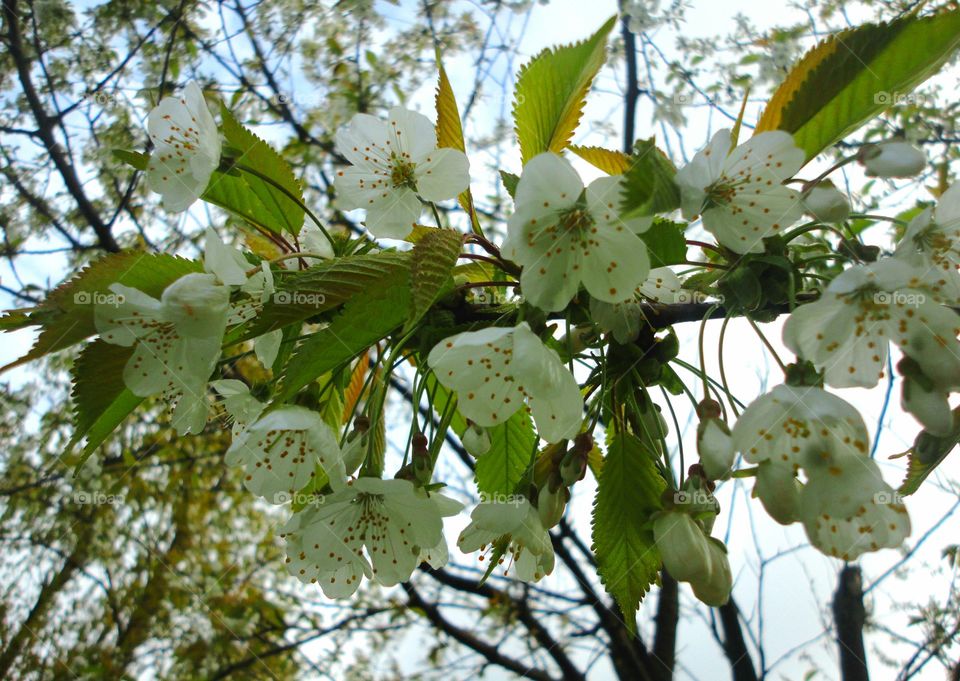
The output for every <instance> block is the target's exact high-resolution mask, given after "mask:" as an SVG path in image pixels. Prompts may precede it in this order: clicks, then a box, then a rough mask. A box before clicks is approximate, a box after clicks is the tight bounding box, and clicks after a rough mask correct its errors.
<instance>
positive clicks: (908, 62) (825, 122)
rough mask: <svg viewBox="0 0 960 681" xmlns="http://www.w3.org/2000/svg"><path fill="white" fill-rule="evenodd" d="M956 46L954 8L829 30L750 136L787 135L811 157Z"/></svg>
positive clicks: (958, 16)
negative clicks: (778, 132) (781, 132)
mask: <svg viewBox="0 0 960 681" xmlns="http://www.w3.org/2000/svg"><path fill="white" fill-rule="evenodd" d="M958 45H960V11H957V10H941V11H940V12H937V13H935V14H932V15H928V16H924V17H917V16H916V14H909V15H907V16H904V17H902V18H900V19H897V20H895V21H892V22H890V23H883V24H864V25H863V26H858V27H856V28H852V29H849V30H846V31H842V32H840V33H838V34H836V35H833V36H831V37H829V38H827V39H826V40H824V41H823V42H821V43H820V44H819V45H817V46H816V47H815V48H813V49H812V50H810V51H809V52H807V54H806V55H805V56H804V57H803V59H801V60H800V62H799V63H798V64H797V65H796V66H795V67H794V69H793V70H792V71H791V72H790V74H789V75H788V76H787V78H786V80H785V81H784V82H783V84H782V85H781V86H780V87H779V88H778V89H777V91H776V92H775V93H774V95H773V97H771V99H770V102H769V104H768V105H767V108H766V110H764V112H763V115H762V116H761V117H760V121H759V122H758V124H757V127H756V130H755V133H754V134H757V133H760V132H764V131H767V130H785V131H786V132H789V133H792V134H793V137H794V140H795V142H796V144H797V146H798V147H800V148H801V149H803V150H804V151H805V152H806V157H807V159H808V160H809V159H811V158H813V157H814V156H816V155H817V154H818V153H820V152H821V151H822V150H823V149H825V148H827V147H828V146H830V145H831V144H833V143H834V142H836V141H837V140H840V139H842V138H843V137H845V136H846V135H848V134H850V133H851V132H853V131H854V130H856V129H857V128H858V127H860V125H862V124H863V123H864V122H866V121H867V120H869V119H871V118H873V117H874V116H875V115H877V114H878V113H880V112H881V111H883V110H885V109H887V108H888V107H890V106H891V105H892V104H894V103H895V101H896V99H897V98H900V97H903V96H906V95H907V94H909V93H910V92H911V91H912V90H913V89H914V88H915V87H916V86H917V85H919V84H920V83H922V82H923V81H925V80H926V79H927V78H929V77H930V76H931V75H933V74H934V73H936V72H937V71H938V70H939V69H940V67H941V66H942V65H943V64H944V63H945V62H946V61H947V59H949V58H950V56H951V55H952V54H953V52H954V50H955V49H956V48H957V46H958Z"/></svg>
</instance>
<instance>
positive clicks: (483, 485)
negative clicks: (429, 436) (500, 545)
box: [426, 373, 538, 496]
mask: <svg viewBox="0 0 960 681" xmlns="http://www.w3.org/2000/svg"><path fill="white" fill-rule="evenodd" d="M426 381H427V384H426V394H427V395H429V396H430V401H431V404H432V406H433V409H434V411H435V412H436V414H437V417H438V418H440V417H442V416H443V413H444V410H445V409H446V407H447V404H448V403H449V402H450V400H454V401H456V398H455V396H454V395H453V394H452V393H451V392H450V391H449V390H447V389H446V388H445V387H443V386H442V385H440V383H439V382H437V379H436V377H435V376H434V375H433V374H432V373H431V374H430V375H428V376H427V379H426ZM450 428H452V429H453V432H454V433H456V434H457V437H463V433H464V431H465V430H466V429H467V420H466V419H465V418H464V417H463V415H462V414H461V413H460V412H459V411H456V412H454V414H453V418H452V419H451V420H450ZM487 432H488V433H489V434H490V449H489V450H488V451H487V452H486V454H484V455H483V456H480V457H479V458H477V463H476V466H475V470H474V473H475V475H476V480H477V489H478V490H479V491H480V493H481V494H484V495H489V496H493V495H495V494H514V493H516V492H517V486H518V485H519V484H520V481H521V480H523V476H524V473H526V471H527V468H528V466H529V465H530V462H531V461H532V460H533V455H534V449H535V448H536V446H537V443H538V439H537V435H536V432H535V431H534V429H533V422H532V421H531V420H530V415H529V414H527V412H526V410H524V409H521V410H520V411H518V412H517V413H515V414H514V415H513V416H511V417H510V418H509V419H507V420H506V421H504V422H503V423H501V424H500V425H498V426H494V427H493V428H488V429H487ZM443 435H444V434H443V433H438V434H437V435H436V437H441V438H442V437H443Z"/></svg>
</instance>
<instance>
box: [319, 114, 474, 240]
mask: <svg viewBox="0 0 960 681" xmlns="http://www.w3.org/2000/svg"><path fill="white" fill-rule="evenodd" d="M336 148H337V151H338V152H339V153H340V154H342V155H343V156H344V157H346V159H347V160H348V161H350V163H351V164H352V165H351V166H350V167H349V168H346V169H345V170H341V171H339V172H338V173H337V178H336V181H335V189H336V192H337V201H338V203H339V205H340V207H341V208H344V209H354V208H363V209H366V211H367V217H366V225H367V229H369V230H370V231H371V232H372V233H373V234H374V235H375V236H378V237H387V238H391V239H402V238H404V237H405V236H407V235H408V234H409V233H410V232H411V230H412V229H413V226H414V224H416V222H417V219H418V218H419V217H420V209H421V207H422V206H421V199H423V200H424V201H443V200H445V199H452V198H455V197H456V196H457V195H459V194H460V192H462V191H464V190H465V189H467V187H468V186H469V184H470V174H469V167H470V164H469V161H468V160H467V157H466V155H465V154H464V153H463V152H462V151H459V150H457V149H438V148H437V136H436V132H435V130H434V127H433V123H431V122H430V120H429V119H428V118H427V117H426V116H424V115H422V114H419V113H416V112H415V111H410V110H408V109H404V108H403V107H394V108H392V109H390V114H389V120H388V121H383V120H382V119H380V118H377V117H375V116H371V115H369V114H362V113H359V114H357V115H355V116H354V117H353V119H352V120H351V121H350V123H349V125H347V126H345V127H343V128H341V129H340V130H338V131H337V135H336Z"/></svg>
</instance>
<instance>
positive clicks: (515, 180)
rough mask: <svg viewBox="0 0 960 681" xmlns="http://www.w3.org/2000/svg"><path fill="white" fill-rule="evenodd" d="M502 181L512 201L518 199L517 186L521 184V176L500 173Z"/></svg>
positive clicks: (502, 171)
mask: <svg viewBox="0 0 960 681" xmlns="http://www.w3.org/2000/svg"><path fill="white" fill-rule="evenodd" d="M500 179H501V180H502V181H503V187H504V189H506V190H507V194H509V195H510V198H511V199H516V198H517V184H519V182H520V176H519V175H514V174H513V173H508V172H507V171H505V170H501V171H500Z"/></svg>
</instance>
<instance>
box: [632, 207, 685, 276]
mask: <svg viewBox="0 0 960 681" xmlns="http://www.w3.org/2000/svg"><path fill="white" fill-rule="evenodd" d="M684 227H686V225H685V224H683V223H681V222H673V221H672V220H664V219H661V218H654V220H653V224H652V225H650V228H649V229H648V230H647V231H646V232H643V233H642V234H640V238H641V239H643V242H644V243H645V244H646V245H647V251H648V252H649V253H650V266H651V267H666V266H667V265H679V264H680V263H682V262H683V261H685V260H686V259H687V240H686V239H685V238H684V236H683V229H684Z"/></svg>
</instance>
